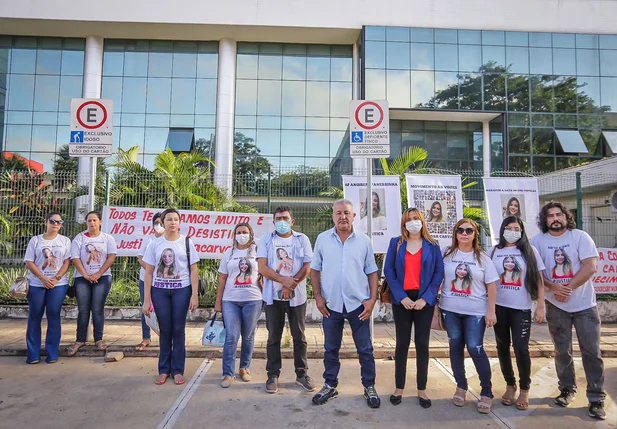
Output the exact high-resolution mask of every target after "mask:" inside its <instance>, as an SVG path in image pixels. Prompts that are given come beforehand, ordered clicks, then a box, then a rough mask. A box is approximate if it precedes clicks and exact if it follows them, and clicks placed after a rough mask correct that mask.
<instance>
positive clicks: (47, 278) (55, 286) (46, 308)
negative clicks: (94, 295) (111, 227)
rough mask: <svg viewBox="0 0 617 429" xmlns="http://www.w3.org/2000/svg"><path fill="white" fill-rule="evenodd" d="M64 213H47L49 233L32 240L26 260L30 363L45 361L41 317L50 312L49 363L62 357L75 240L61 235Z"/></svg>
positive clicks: (48, 318)
mask: <svg viewBox="0 0 617 429" xmlns="http://www.w3.org/2000/svg"><path fill="white" fill-rule="evenodd" d="M62 223H63V221H62V215H61V214H60V213H58V212H51V213H49V214H47V216H45V233H44V234H41V235H37V236H34V237H32V238H31V239H30V241H29V242H28V247H27V248H26V255H25V256H24V262H25V263H26V268H27V269H28V271H29V273H28V282H29V283H30V288H29V289H28V328H27V330H26V345H27V347H28V356H27V357H26V362H27V363H32V364H34V363H39V362H40V361H41V320H43V313H46V315H47V335H46V338H45V351H46V352H47V359H45V361H46V362H47V363H54V362H56V361H57V360H58V349H59V348H60V337H61V335H62V328H61V324H60V311H61V310H62V301H64V296H65V295H66V291H67V289H68V287H69V286H68V283H69V280H68V277H67V275H66V273H67V271H68V270H69V266H70V265H71V258H70V256H71V240H69V239H68V238H67V237H65V236H64V235H60V234H59V232H60V229H62Z"/></svg>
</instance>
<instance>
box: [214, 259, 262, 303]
mask: <svg viewBox="0 0 617 429" xmlns="http://www.w3.org/2000/svg"><path fill="white" fill-rule="evenodd" d="M256 256H257V249H256V248H255V247H253V248H252V249H251V248H248V249H243V250H239V249H234V248H233V247H232V248H230V249H227V251H225V253H224V254H223V258H222V259H221V263H220V265H219V273H221V274H227V281H226V282H225V290H224V292H223V301H236V302H246V301H259V300H261V289H260V288H259V284H258V274H259V272H258V267H257V259H255V257H256Z"/></svg>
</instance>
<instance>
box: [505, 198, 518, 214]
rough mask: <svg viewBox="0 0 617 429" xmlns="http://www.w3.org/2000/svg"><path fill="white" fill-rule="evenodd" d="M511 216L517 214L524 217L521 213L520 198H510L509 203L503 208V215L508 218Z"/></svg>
mask: <svg viewBox="0 0 617 429" xmlns="http://www.w3.org/2000/svg"><path fill="white" fill-rule="evenodd" d="M509 216H516V217H518V218H520V217H522V215H521V203H520V202H519V200H518V198H516V197H512V198H510V199H509V200H508V204H506V206H505V207H504V208H503V217H504V218H507V217H509Z"/></svg>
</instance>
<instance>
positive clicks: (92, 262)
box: [71, 231, 118, 277]
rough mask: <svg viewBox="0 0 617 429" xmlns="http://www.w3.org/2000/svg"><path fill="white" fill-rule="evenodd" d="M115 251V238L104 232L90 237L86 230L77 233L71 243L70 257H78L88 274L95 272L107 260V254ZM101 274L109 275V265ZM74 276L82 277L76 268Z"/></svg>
mask: <svg viewBox="0 0 617 429" xmlns="http://www.w3.org/2000/svg"><path fill="white" fill-rule="evenodd" d="M117 253H118V248H117V246H116V240H115V239H114V238H113V237H112V236H111V235H109V234H107V233H104V232H101V233H100V234H99V235H98V236H96V237H92V236H90V233H89V232H88V231H84V232H82V233H79V234H77V235H76V236H75V238H74V239H73V243H72V244H71V259H79V260H80V261H81V263H82V265H83V266H84V269H85V270H86V273H88V275H90V274H94V273H97V272H98V271H99V270H100V269H101V267H102V266H103V264H105V261H106V260H107V255H114V254H117ZM103 275H104V276H111V267H110V268H108V269H107V271H105V273H104V274H103ZM74 276H75V277H83V276H82V275H81V273H80V272H79V271H77V270H75V274H74Z"/></svg>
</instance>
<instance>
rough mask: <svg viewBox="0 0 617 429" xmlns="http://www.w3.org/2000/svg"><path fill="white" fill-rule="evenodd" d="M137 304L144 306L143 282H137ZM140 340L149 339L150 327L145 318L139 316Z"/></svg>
mask: <svg viewBox="0 0 617 429" xmlns="http://www.w3.org/2000/svg"><path fill="white" fill-rule="evenodd" d="M139 302H141V305H144V281H143V280H140V281H139ZM141 339H142V340H149V339H150V327H149V326H148V324H147V323H146V316H144V315H143V313H142V314H141Z"/></svg>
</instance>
